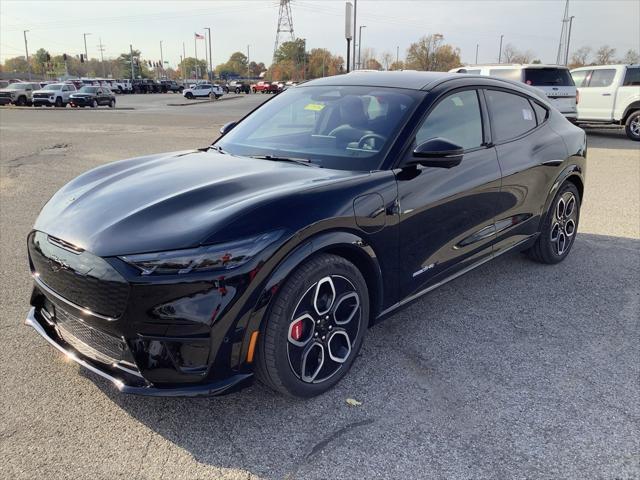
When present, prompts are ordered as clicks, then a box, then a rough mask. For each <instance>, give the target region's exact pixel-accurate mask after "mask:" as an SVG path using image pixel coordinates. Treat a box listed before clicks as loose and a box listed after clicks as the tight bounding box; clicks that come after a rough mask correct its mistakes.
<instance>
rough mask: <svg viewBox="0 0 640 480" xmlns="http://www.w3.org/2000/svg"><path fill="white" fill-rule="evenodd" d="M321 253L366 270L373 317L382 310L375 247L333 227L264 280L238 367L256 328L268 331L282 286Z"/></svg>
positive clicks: (305, 243)
mask: <svg viewBox="0 0 640 480" xmlns="http://www.w3.org/2000/svg"><path fill="white" fill-rule="evenodd" d="M320 252H330V253H335V254H338V255H341V256H344V257H346V258H347V259H348V260H350V261H351V262H353V263H354V264H355V265H356V266H357V267H358V268H359V269H360V270H361V271H362V274H363V276H364V277H365V280H366V281H367V285H368V287H369V290H370V292H369V294H370V298H371V299H372V308H371V318H375V316H376V314H377V312H379V311H380V309H381V308H380V307H381V301H382V288H383V286H382V285H383V284H382V270H381V268H380V264H379V262H378V259H377V255H376V253H375V251H374V250H373V248H372V247H371V246H370V245H369V244H368V243H367V242H366V241H365V239H364V238H363V237H361V236H360V235H357V234H356V233H353V232H348V231H343V230H333V231H326V232H321V233H318V234H316V235H314V236H313V237H310V238H307V239H305V240H303V242H302V243H300V244H299V245H298V246H296V247H294V248H293V249H292V250H291V251H290V252H289V253H288V254H287V255H286V257H285V258H284V259H283V260H282V261H281V262H280V263H279V264H278V265H277V266H276V267H275V268H274V269H273V271H272V272H271V274H270V275H269V277H268V278H267V280H266V281H265V282H264V283H263V287H262V288H261V293H260V296H259V297H258V301H257V303H256V304H255V306H254V308H253V312H252V313H251V315H250V317H249V319H248V322H247V325H246V328H245V329H244V339H243V342H242V348H241V351H240V352H239V356H238V357H236V358H234V359H232V361H233V363H234V364H235V365H236V366H240V365H241V364H242V363H243V362H244V360H245V359H246V358H247V352H248V350H249V343H250V339H251V334H252V333H253V332H255V331H261V332H263V331H264V325H265V321H264V320H266V314H267V312H268V309H269V305H270V304H271V302H272V301H273V299H274V298H275V296H276V294H277V292H278V290H279V288H280V287H281V286H282V285H283V284H284V282H285V280H286V279H287V278H288V277H289V275H290V274H291V273H292V272H293V271H294V270H295V269H296V268H297V267H298V266H299V265H300V264H302V263H303V262H304V261H305V260H307V259H308V258H309V257H311V256H312V255H315V254H317V253H320ZM363 270H364V271H363Z"/></svg>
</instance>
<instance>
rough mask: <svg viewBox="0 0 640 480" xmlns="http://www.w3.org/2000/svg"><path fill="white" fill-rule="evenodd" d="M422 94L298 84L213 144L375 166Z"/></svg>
mask: <svg viewBox="0 0 640 480" xmlns="http://www.w3.org/2000/svg"><path fill="white" fill-rule="evenodd" d="M421 95H422V93H421V92H418V91H414V90H404V89H399V88H380V87H367V86H358V87H352V86H348V87H340V86H331V87H325V86H322V87H321V86H317V87H314V86H306V87H297V88H294V89H290V90H287V91H286V92H284V93H282V94H280V95H278V96H277V97H275V98H274V99H273V100H271V101H269V102H268V103H266V104H265V105H264V106H262V107H261V108H259V109H258V110H256V111H255V112H254V113H252V114H251V115H249V116H248V117H247V118H246V119H245V120H243V121H242V122H241V123H240V124H238V126H236V127H235V128H234V129H233V130H231V131H230V132H229V133H228V134H227V135H225V136H224V137H223V138H222V139H220V141H218V142H217V143H216V146H218V147H220V148H221V149H222V150H223V151H225V152H227V153H231V154H233V155H242V156H266V157H268V158H267V159H278V158H297V159H301V158H302V159H305V160H308V161H309V162H310V163H312V164H316V165H318V166H321V167H325V168H333V169H339V170H356V171H371V170H376V169H378V168H379V167H380V164H381V162H382V159H383V157H384V155H385V153H386V152H387V150H388V148H389V146H390V145H391V143H392V142H393V139H394V137H395V136H396V135H397V134H398V131H399V130H400V128H401V127H402V125H403V124H404V122H405V121H406V120H407V118H408V117H409V115H410V114H411V112H412V111H413V110H414V108H415V106H416V105H417V103H418V101H419V99H420V98H421Z"/></svg>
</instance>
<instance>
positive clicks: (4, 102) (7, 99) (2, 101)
mask: <svg viewBox="0 0 640 480" xmlns="http://www.w3.org/2000/svg"><path fill="white" fill-rule="evenodd" d="M11 102H13V99H12V98H11V97H0V105H9V104H10V103H11Z"/></svg>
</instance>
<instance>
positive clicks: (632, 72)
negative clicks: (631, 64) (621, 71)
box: [623, 68, 640, 87]
mask: <svg viewBox="0 0 640 480" xmlns="http://www.w3.org/2000/svg"><path fill="white" fill-rule="evenodd" d="M639 85H640V68H629V69H627V74H626V75H625V76H624V84H623V86H624V87H632V86H633V87H637V86H639Z"/></svg>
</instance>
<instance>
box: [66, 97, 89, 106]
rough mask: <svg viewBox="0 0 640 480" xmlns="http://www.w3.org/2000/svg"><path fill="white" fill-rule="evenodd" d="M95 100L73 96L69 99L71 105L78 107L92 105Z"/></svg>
mask: <svg viewBox="0 0 640 480" xmlns="http://www.w3.org/2000/svg"><path fill="white" fill-rule="evenodd" d="M93 100H94V99H93V98H83V97H80V98H73V97H71V98H70V99H69V103H70V104H71V105H77V106H78V107H90V106H91V104H92V103H93Z"/></svg>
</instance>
